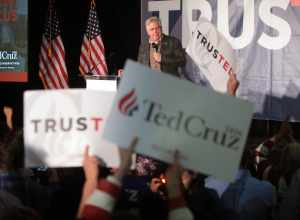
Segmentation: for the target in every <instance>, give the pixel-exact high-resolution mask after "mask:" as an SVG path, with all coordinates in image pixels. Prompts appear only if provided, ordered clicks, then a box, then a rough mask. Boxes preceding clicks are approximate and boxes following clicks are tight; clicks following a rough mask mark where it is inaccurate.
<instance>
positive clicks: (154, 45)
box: [151, 43, 158, 53]
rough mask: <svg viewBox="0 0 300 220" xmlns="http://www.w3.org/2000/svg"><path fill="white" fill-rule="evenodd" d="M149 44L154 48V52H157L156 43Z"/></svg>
mask: <svg viewBox="0 0 300 220" xmlns="http://www.w3.org/2000/svg"><path fill="white" fill-rule="evenodd" d="M151 46H152V48H153V49H154V50H155V52H156V53H157V52H158V44H156V43H152V44H151Z"/></svg>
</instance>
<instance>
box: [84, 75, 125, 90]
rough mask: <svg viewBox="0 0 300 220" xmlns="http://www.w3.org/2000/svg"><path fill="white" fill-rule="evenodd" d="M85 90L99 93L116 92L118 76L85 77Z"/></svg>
mask: <svg viewBox="0 0 300 220" xmlns="http://www.w3.org/2000/svg"><path fill="white" fill-rule="evenodd" d="M84 79H85V81H86V89H90V90H100V91H111V92H112V91H117V89H118V85H119V81H120V77H119V76H99V75H85V76H84Z"/></svg>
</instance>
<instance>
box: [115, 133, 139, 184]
mask: <svg viewBox="0 0 300 220" xmlns="http://www.w3.org/2000/svg"><path fill="white" fill-rule="evenodd" d="M137 143H138V138H137V137H134V138H133V139H132V141H131V143H130V145H129V147H128V148H123V147H119V154H120V167H119V169H118V170H117V172H116V174H115V176H116V177H117V178H118V179H119V180H122V179H123V177H124V176H125V175H126V174H127V173H128V172H129V170H130V167H131V164H132V154H133V153H134V150H135V147H136V145H137Z"/></svg>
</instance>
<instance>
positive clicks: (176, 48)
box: [161, 38, 186, 67]
mask: <svg viewBox="0 0 300 220" xmlns="http://www.w3.org/2000/svg"><path fill="white" fill-rule="evenodd" d="M172 39H173V40H172V41H171V42H172V43H171V42H169V43H170V44H172V46H171V47H170V48H167V50H169V51H170V52H166V53H165V55H162V57H161V64H163V65H164V64H165V65H176V66H178V67H179V66H185V63H186V59H185V51H184V50H183V48H182V45H181V43H180V41H179V40H178V39H176V38H172ZM162 53H164V51H163V52H162Z"/></svg>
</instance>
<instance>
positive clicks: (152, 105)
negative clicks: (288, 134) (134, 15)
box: [103, 61, 253, 180]
mask: <svg viewBox="0 0 300 220" xmlns="http://www.w3.org/2000/svg"><path fill="white" fill-rule="evenodd" d="M252 112H253V108H252V104H250V103H248V102H246V101H244V100H240V99H237V98H235V97H232V96H229V95H224V94H221V93H217V92H215V91H213V90H211V89H207V88H201V87H199V86H197V85H195V84H193V83H191V82H188V81H185V80H181V79H179V78H176V77H173V76H170V75H168V74H164V73H161V72H156V71H154V70H151V69H149V68H147V67H145V66H143V65H141V64H138V63H135V62H133V61H127V63H126V66H125V72H124V75H123V77H122V80H121V83H120V86H119V90H118V92H117V94H116V96H115V99H114V102H113V106H112V109H111V112H110V114H109V116H108V118H107V123H106V125H105V127H104V132H103V137H104V138H105V139H107V140H109V141H111V142H112V143H115V144H118V145H120V146H128V145H129V143H130V141H131V140H132V138H133V137H134V136H138V137H139V139H140V141H139V143H138V146H137V149H136V151H137V152H138V153H141V154H145V155H148V156H151V157H154V158H156V159H159V160H162V161H166V162H172V161H173V154H174V151H175V150H176V149H177V150H179V151H180V155H181V163H182V165H183V166H184V167H186V168H189V169H192V170H196V171H200V172H203V173H205V174H210V175H214V176H216V177H218V178H222V179H225V180H232V179H233V178H234V175H235V172H236V171H237V169H238V167H239V162H240V158H241V154H242V152H243V149H244V144H245V141H246V137H247V133H248V129H249V125H250V121H251V118H252Z"/></svg>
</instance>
